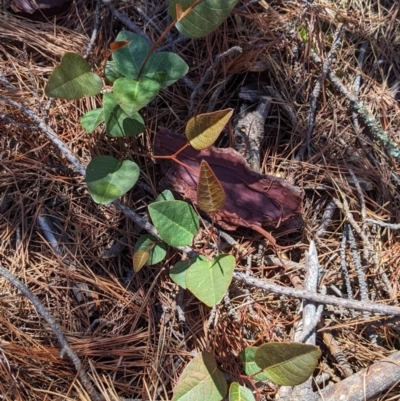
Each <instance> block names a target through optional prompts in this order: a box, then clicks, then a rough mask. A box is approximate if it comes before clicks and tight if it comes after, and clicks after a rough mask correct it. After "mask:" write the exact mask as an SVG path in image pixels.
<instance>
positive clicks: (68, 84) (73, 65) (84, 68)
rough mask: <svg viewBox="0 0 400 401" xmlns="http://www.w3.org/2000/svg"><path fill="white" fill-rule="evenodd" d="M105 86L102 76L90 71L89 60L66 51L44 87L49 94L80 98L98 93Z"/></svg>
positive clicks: (61, 97)
mask: <svg viewBox="0 0 400 401" xmlns="http://www.w3.org/2000/svg"><path fill="white" fill-rule="evenodd" d="M102 87H103V83H102V81H101V78H100V77H99V76H98V75H96V74H94V73H93V72H91V71H90V66H89V64H88V62H87V61H86V60H85V59H84V58H83V57H82V56H80V55H79V54H76V53H65V54H64V56H63V58H62V59H61V64H60V65H58V66H57V67H56V68H54V70H53V72H52V73H51V75H50V78H49V81H48V82H47V85H46V87H45V89H44V91H45V93H46V95H47V96H50V97H55V98H59V99H80V98H82V97H84V96H94V95H97V94H98V93H99V92H100V91H101V89H102Z"/></svg>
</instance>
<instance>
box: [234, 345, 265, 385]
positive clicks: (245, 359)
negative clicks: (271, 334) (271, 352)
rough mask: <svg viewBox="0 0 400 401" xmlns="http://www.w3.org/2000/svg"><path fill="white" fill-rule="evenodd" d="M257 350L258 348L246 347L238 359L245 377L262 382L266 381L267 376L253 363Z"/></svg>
mask: <svg viewBox="0 0 400 401" xmlns="http://www.w3.org/2000/svg"><path fill="white" fill-rule="evenodd" d="M257 349H258V347H247V348H245V349H244V350H243V351H242V352H241V353H240V355H239V357H240V361H241V362H242V363H243V367H244V371H245V372H246V375H247V376H253V379H254V380H257V381H261V382H263V381H266V380H268V376H267V375H266V374H265V373H263V372H262V369H261V368H260V367H259V366H258V365H257V364H256V363H255V362H254V356H255V354H256V351H257ZM260 371H261V372H260Z"/></svg>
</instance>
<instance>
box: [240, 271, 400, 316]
mask: <svg viewBox="0 0 400 401" xmlns="http://www.w3.org/2000/svg"><path fill="white" fill-rule="evenodd" d="M233 278H234V279H236V280H239V281H242V282H244V283H245V284H247V285H250V286H252V287H257V288H261V289H262V290H265V291H268V292H272V293H274V294H279V295H287V296H289V297H294V298H300V299H307V300H310V301H314V302H319V303H321V304H325V305H335V306H340V307H342V308H345V309H356V310H360V311H368V312H372V313H381V314H385V315H394V316H400V308H399V307H398V306H391V305H381V304H377V303H372V302H359V301H354V300H351V299H343V298H336V297H333V296H330V295H323V294H313V293H310V292H309V291H306V290H301V289H298V288H292V287H283V286H281V285H278V284H273V283H269V282H266V281H262V280H258V279H255V278H252V277H246V275H245V274H244V273H238V272H235V273H233Z"/></svg>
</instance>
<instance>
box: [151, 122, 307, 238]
mask: <svg viewBox="0 0 400 401" xmlns="http://www.w3.org/2000/svg"><path fill="white" fill-rule="evenodd" d="M185 143H186V139H185V138H184V137H183V136H180V135H177V134H175V133H172V132H170V131H168V130H165V129H161V130H160V131H159V132H158V135H157V137H156V142H155V151H156V154H158V155H172V154H174V153H175V152H176V151H177V150H178V149H180V148H181V147H182V146H183V145H184V144H185ZM178 159H179V160H180V161H181V162H183V163H185V164H186V165H188V166H189V167H190V169H188V168H185V167H183V166H181V165H179V164H177V163H173V162H172V163H171V162H168V164H169V168H167V169H166V170H167V171H166V175H165V177H164V178H163V180H162V182H161V183H160V184H161V185H162V186H163V187H167V188H172V189H173V190H175V191H176V192H178V193H180V194H181V195H182V196H183V197H184V198H186V199H190V200H191V201H192V202H194V203H196V199H197V183H198V179H199V169H200V163H201V160H205V161H206V162H207V163H208V164H209V165H210V167H211V168H212V170H213V172H214V174H215V176H216V177H217V179H218V180H219V182H220V183H221V185H222V187H223V189H224V191H225V195H226V202H225V205H224V207H223V208H222V209H221V210H218V211H216V212H215V221H216V222H217V223H218V224H219V225H220V226H221V227H223V228H224V229H226V230H234V229H236V228H237V227H239V226H241V227H249V226H251V225H258V226H264V227H268V228H277V227H279V226H280V225H281V224H282V223H286V222H288V221H289V220H290V219H292V218H293V217H295V216H296V215H298V214H300V211H301V203H302V192H301V190H300V189H299V188H297V187H294V186H292V185H290V184H288V183H287V182H286V181H285V180H283V179H281V178H277V177H273V176H268V175H262V174H258V173H256V172H255V171H253V170H251V168H250V167H249V165H248V164H247V163H246V161H245V159H244V158H243V157H242V156H241V155H240V154H239V153H238V152H236V151H235V150H234V149H232V148H227V149H219V148H214V147H211V148H209V149H206V150H202V151H201V152H199V151H196V150H194V149H192V148H186V149H185V150H184V151H183V152H181V153H180V154H179V156H178ZM195 171H197V173H195Z"/></svg>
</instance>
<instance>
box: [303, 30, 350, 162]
mask: <svg viewBox="0 0 400 401" xmlns="http://www.w3.org/2000/svg"><path fill="white" fill-rule="evenodd" d="M343 28H344V24H339V25H338V27H337V29H336V32H335V38H334V40H333V43H332V47H331V50H330V51H329V53H328V56H327V58H326V60H325V62H324V64H323V66H322V74H321V75H320V77H319V78H318V80H317V82H316V83H315V87H314V90H313V91H312V94H311V97H310V109H309V112H308V126H307V131H306V138H305V142H304V143H303V145H301V147H300V149H299V152H298V153H297V155H296V159H297V160H300V159H302V157H303V155H304V152H305V151H306V150H307V153H308V157H309V158H310V157H311V134H312V132H313V130H314V126H315V112H316V110H317V101H318V98H319V95H320V93H321V89H322V84H323V82H324V80H325V78H326V77H327V75H328V72H329V69H330V66H331V64H332V61H333V58H334V57H335V55H336V51H337V49H338V47H339V45H340V43H341V38H342V33H343Z"/></svg>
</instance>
